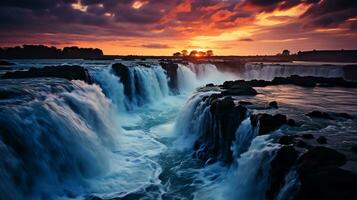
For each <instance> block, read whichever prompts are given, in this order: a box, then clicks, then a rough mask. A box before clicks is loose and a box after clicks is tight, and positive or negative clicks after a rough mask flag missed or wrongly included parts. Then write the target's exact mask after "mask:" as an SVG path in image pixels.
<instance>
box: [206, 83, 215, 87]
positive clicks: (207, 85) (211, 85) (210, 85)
mask: <svg viewBox="0 0 357 200" xmlns="http://www.w3.org/2000/svg"><path fill="white" fill-rule="evenodd" d="M206 87H214V84H213V83H208V84H206Z"/></svg>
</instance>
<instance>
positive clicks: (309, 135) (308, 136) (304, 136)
mask: <svg viewBox="0 0 357 200" xmlns="http://www.w3.org/2000/svg"><path fill="white" fill-rule="evenodd" d="M301 137H302V138H304V139H308V140H309V139H314V138H315V137H314V135H312V134H311V133H305V134H302V135H301Z"/></svg>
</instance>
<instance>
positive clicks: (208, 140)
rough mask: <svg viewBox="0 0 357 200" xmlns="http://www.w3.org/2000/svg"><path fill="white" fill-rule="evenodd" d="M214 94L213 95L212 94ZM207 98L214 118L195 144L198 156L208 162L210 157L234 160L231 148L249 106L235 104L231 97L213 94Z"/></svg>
mask: <svg viewBox="0 0 357 200" xmlns="http://www.w3.org/2000/svg"><path fill="white" fill-rule="evenodd" d="M212 95H213V96H212ZM212 95H211V96H210V97H209V98H208V99H207V100H206V102H207V101H209V102H210V103H211V106H210V112H211V115H212V118H211V119H210V120H209V121H208V122H207V123H209V124H207V126H206V127H205V129H206V130H205V131H203V132H204V135H202V136H201V137H200V138H199V139H198V140H197V141H196V142H195V145H194V149H195V150H196V152H197V153H196V155H197V158H198V159H200V160H202V161H203V162H205V163H207V161H208V159H211V161H210V162H208V163H211V162H212V160H213V161H215V160H217V161H218V160H219V161H222V162H224V163H231V162H232V161H233V153H232V150H231V146H232V142H233V141H234V140H235V132H236V130H237V128H238V126H239V125H240V124H241V122H242V121H243V120H244V118H245V117H246V112H247V108H245V107H243V106H241V105H239V106H235V104H234V101H233V99H232V98H230V97H225V98H223V99H219V98H216V97H215V96H214V94H212Z"/></svg>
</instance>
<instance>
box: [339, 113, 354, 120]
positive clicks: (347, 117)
mask: <svg viewBox="0 0 357 200" xmlns="http://www.w3.org/2000/svg"><path fill="white" fill-rule="evenodd" d="M338 116H339V117H342V118H346V119H352V117H351V116H350V115H349V114H347V113H338Z"/></svg>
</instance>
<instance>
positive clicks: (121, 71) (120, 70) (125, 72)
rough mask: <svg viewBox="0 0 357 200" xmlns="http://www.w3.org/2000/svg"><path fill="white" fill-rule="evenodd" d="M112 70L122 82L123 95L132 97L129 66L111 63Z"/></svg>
mask: <svg viewBox="0 0 357 200" xmlns="http://www.w3.org/2000/svg"><path fill="white" fill-rule="evenodd" d="M112 70H113V72H114V74H115V75H116V76H118V77H119V78H120V81H121V82H122V83H123V86H124V94H125V96H127V97H128V98H129V99H132V98H133V94H132V84H131V80H130V71H129V67H127V66H125V65H123V64H121V63H116V64H113V65H112Z"/></svg>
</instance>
